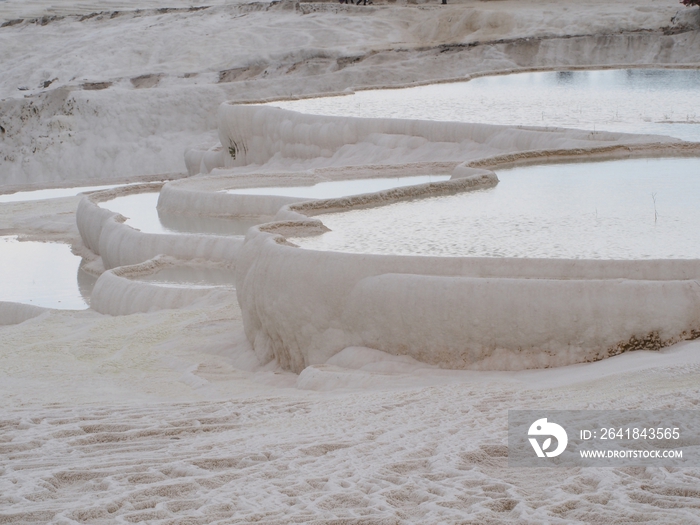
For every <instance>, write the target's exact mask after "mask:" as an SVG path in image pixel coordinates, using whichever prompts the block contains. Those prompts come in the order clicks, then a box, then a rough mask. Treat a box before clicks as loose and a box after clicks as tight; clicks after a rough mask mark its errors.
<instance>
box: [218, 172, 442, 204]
mask: <svg viewBox="0 0 700 525" xmlns="http://www.w3.org/2000/svg"><path fill="white" fill-rule="evenodd" d="M449 178H450V175H417V176H412V177H393V178H377V179H354V180H335V181H329V182H319V183H318V184H314V185H313V186H275V187H267V188H245V189H235V190H227V193H235V194H238V195H276V196H283V197H309V198H310V199H335V198H339V197H348V196H350V195H360V194H362V193H374V192H377V191H383V190H390V189H393V188H399V187H401V186H416V185H418V184H425V183H428V182H439V181H443V180H449Z"/></svg>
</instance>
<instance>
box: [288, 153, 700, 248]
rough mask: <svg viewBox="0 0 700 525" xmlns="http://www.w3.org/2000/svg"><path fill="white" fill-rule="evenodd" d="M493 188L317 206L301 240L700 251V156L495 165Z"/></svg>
mask: <svg viewBox="0 0 700 525" xmlns="http://www.w3.org/2000/svg"><path fill="white" fill-rule="evenodd" d="M497 174H498V177H499V179H500V180H501V182H500V183H499V184H498V185H497V186H496V187H494V188H489V189H485V190H479V191H475V192H467V193H461V194H456V195H450V196H440V197H431V198H426V199H418V200H413V201H404V202H398V203H395V204H391V205H388V206H383V207H378V208H371V209H363V210H354V211H348V212H344V213H334V214H326V215H319V216H317V217H316V218H318V219H320V220H321V221H323V223H324V224H325V225H326V226H328V227H329V228H330V229H331V230H332V231H331V232H328V233H325V234H323V235H321V236H317V237H306V238H291V239H290V240H291V241H292V242H294V243H295V244H298V245H300V246H302V247H304V248H308V249H317V250H333V251H348V252H360V253H396V254H411V255H438V256H478V257H545V258H549V257H552V258H575V259H577V258H590V259H665V258H698V257H700V228H699V227H698V225H699V224H700V207H698V205H697V197H698V195H700V159H697V158H675V159H634V160H621V161H608V162H595V163H593V162H591V163H577V164H552V165H545V166H528V167H521V168H515V169H511V170H501V171H498V172H497Z"/></svg>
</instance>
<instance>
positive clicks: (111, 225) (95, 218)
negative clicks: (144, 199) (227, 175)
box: [76, 185, 242, 270]
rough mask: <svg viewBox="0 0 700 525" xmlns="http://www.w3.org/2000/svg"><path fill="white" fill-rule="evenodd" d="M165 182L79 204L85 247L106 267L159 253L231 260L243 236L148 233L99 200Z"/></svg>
mask: <svg viewBox="0 0 700 525" xmlns="http://www.w3.org/2000/svg"><path fill="white" fill-rule="evenodd" d="M160 186H161V185H138V186H129V187H122V188H117V189H113V190H106V191H100V192H95V193H92V194H90V195H86V196H85V197H83V198H82V200H81V201H80V203H79V204H78V209H77V211H76V222H77V225H78V231H79V232H80V236H81V237H82V240H83V243H84V244H85V246H86V247H87V248H88V249H89V250H91V251H92V252H93V253H95V254H96V255H99V256H101V257H102V263H103V264H104V267H105V269H107V270H109V269H111V268H117V267H119V266H129V265H133V264H139V263H142V262H145V261H148V260H150V259H153V258H154V257H156V256H157V255H169V256H172V257H175V258H178V259H181V260H192V259H204V260H209V261H219V262H231V261H233V259H234V258H235V255H236V252H237V250H238V248H239V246H240V245H241V243H242V238H241V237H240V236H230V237H226V236H216V235H204V234H187V233H182V234H159V233H144V232H141V231H139V230H136V229H134V228H132V227H131V226H128V225H126V224H124V217H122V216H121V215H119V214H118V213H115V212H113V211H110V210H107V209H104V208H101V207H100V206H99V205H98V203H99V202H103V201H107V200H110V199H113V198H115V197H119V196H122V195H128V194H131V193H140V192H147V191H157V190H158V189H160Z"/></svg>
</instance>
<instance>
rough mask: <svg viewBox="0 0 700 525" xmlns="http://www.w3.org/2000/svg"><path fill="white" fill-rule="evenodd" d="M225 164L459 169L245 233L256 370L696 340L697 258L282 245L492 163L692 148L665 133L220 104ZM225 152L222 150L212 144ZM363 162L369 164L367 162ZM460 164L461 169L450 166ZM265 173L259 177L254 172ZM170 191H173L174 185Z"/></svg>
mask: <svg viewBox="0 0 700 525" xmlns="http://www.w3.org/2000/svg"><path fill="white" fill-rule="evenodd" d="M220 137H221V140H222V143H223V144H225V145H230V147H232V148H233V150H235V158H234V151H233V150H232V151H231V152H230V155H228V157H226V156H225V155H223V154H222V155H221V164H222V165H223V167H225V168H229V169H230V168H235V166H244V165H246V164H255V165H264V166H275V165H277V164H278V163H281V162H282V161H283V160H284V161H287V162H290V163H295V165H296V166H299V167H300V168H303V169H314V168H318V167H320V166H324V165H326V166H346V167H347V168H346V169H350V168H349V166H351V165H355V166H356V167H357V166H361V165H362V163H361V162H360V159H361V158H364V160H365V163H375V164H381V163H386V164H391V163H393V162H396V161H397V160H399V159H401V160H402V161H403V162H404V163H405V162H410V161H414V162H429V161H433V162H437V161H438V160H441V161H455V165H454V166H455V167H454V168H453V175H454V176H453V178H452V180H450V181H446V182H442V183H434V184H428V185H422V186H421V187H412V188H398V189H394V190H388V191H385V192H380V193H377V194H368V195H363V196H356V197H350V198H344V199H328V200H315V201H307V202H303V203H293V204H287V205H285V206H284V207H283V208H282V209H281V210H280V211H279V212H278V214H277V216H276V219H277V220H278V221H279V222H275V223H270V224H266V225H261V226H258V227H253V228H251V229H250V230H249V231H248V234H247V235H246V239H245V242H244V243H243V246H242V247H241V248H240V251H239V254H238V257H237V260H236V282H237V295H238V301H239V304H240V306H241V309H242V312H243V319H244V324H245V330H246V334H247V337H248V338H249V340H250V341H251V343H252V344H253V346H254V348H255V351H256V354H257V355H258V357H259V359H260V360H261V361H262V362H265V361H269V360H272V359H277V361H278V362H279V363H280V365H281V366H283V367H284V368H286V369H289V370H292V371H294V372H301V370H303V369H304V368H305V367H307V366H310V365H315V364H321V363H325V362H326V361H328V359H330V358H331V357H332V356H333V355H335V354H337V353H338V352H340V351H342V350H343V349H344V348H347V347H354V346H361V347H369V348H374V349H377V350H381V351H383V352H387V353H390V354H394V355H408V356H410V357H413V358H415V359H417V360H420V361H423V362H426V363H430V364H434V365H439V366H442V367H447V368H473V369H496V370H517V369H523V368H535V367H550V366H563V365H568V364H572V363H579V362H585V361H593V360H597V359H602V358H604V357H607V356H610V355H615V354H618V353H621V352H624V351H628V350H634V349H641V348H647V349H658V348H661V347H663V346H666V345H669V344H672V343H674V342H676V341H679V340H682V339H691V338H695V337H698V336H700V260H652V261H649V260H645V261H598V260H557V259H509V258H505V259H492V258H441V257H417V256H416V257H406V256H384V255H363V254H347V253H337V252H318V251H312V250H305V249H299V248H298V247H295V246H294V245H292V244H290V243H289V242H287V241H286V239H285V237H284V235H290V234H294V235H299V234H308V235H314V234H317V233H320V232H322V231H323V228H324V227H323V225H322V224H321V223H320V221H318V220H316V219H312V218H311V216H313V215H315V214H317V213H328V212H332V211H337V210H347V209H350V208H356V207H366V206H376V205H381V204H383V203H386V202H389V201H391V200H395V199H399V198H406V197H415V196H418V195H419V194H421V193H423V194H433V192H435V191H438V192H440V191H449V186H450V185H460V184H461V185H466V188H461V189H468V187H469V185H473V186H474V187H478V186H479V185H482V184H493V183H494V182H495V181H494V178H493V177H492V176H490V175H489V173H490V172H488V170H484V169H476V168H487V167H488V166H489V165H496V164H508V163H510V164H512V163H517V162H533V161H547V160H563V159H575V158H586V159H590V158H591V157H601V158H616V157H624V156H645V155H652V156H653V155H673V154H695V155H697V154H698V145H697V144H691V143H683V142H678V141H674V139H670V138H668V137H658V136H642V135H625V134H618V133H590V132H585V131H578V130H564V129H556V130H551V129H550V130H545V129H538V128H528V129H523V128H508V127H503V126H487V125H478V124H462V123H445V122H423V121H400V120H382V119H352V118H342V117H323V116H312V115H300V114H298V113H294V112H289V111H284V110H279V109H276V108H261V107H255V106H231V105H222V106H221V110H220ZM221 151H225V150H221ZM363 152H364V155H362V153H363ZM460 156H461V159H462V160H470V162H468V163H465V164H461V165H459V164H457V162H456V161H457V159H459V158H460ZM261 178H262V175H261ZM176 184H177V183H176Z"/></svg>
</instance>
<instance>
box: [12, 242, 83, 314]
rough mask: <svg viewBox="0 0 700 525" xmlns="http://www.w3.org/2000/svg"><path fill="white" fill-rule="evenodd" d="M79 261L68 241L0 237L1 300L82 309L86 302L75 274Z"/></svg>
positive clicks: (47, 306) (77, 270)
mask: <svg viewBox="0 0 700 525" xmlns="http://www.w3.org/2000/svg"><path fill="white" fill-rule="evenodd" d="M80 262H81V258H80V257H78V256H76V255H73V253H71V249H70V246H69V245H67V244H59V243H52V242H33V241H26V242H24V241H23V242H20V241H18V240H17V238H16V237H14V236H3V237H0V275H1V276H2V286H1V287H0V301H8V302H16V303H24V304H31V305H34V306H42V307H45V308H60V309H68V310H83V309H85V308H87V307H88V305H87V303H86V301H85V299H84V297H83V295H82V294H81V291H80V287H79V285H78V278H77V277H76V275H79V272H82V271H83V270H80ZM83 293H86V290H83Z"/></svg>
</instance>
